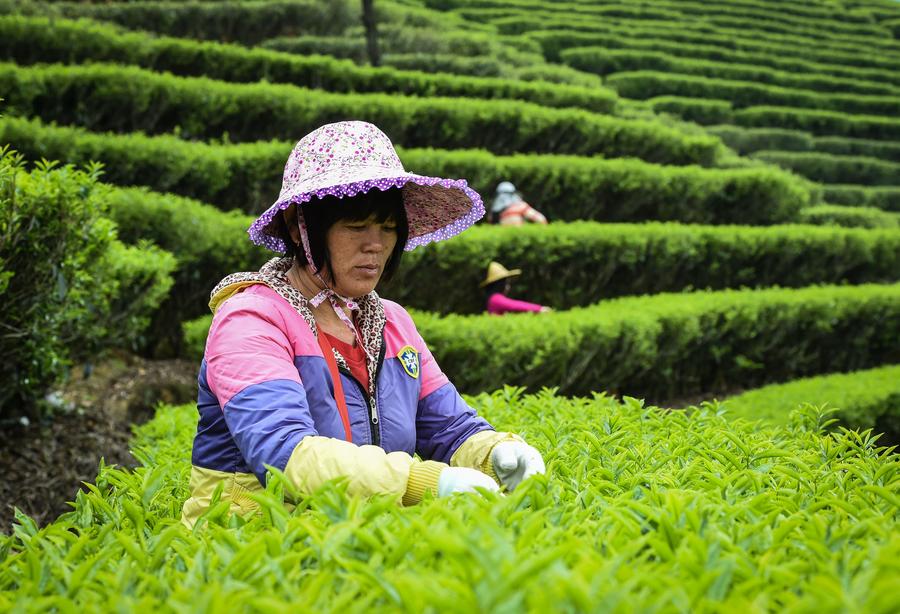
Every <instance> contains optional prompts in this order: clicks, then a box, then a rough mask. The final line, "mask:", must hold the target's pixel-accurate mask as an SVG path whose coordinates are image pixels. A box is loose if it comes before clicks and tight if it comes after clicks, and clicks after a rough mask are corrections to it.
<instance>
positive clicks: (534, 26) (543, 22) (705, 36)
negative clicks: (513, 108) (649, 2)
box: [491, 15, 896, 82]
mask: <svg viewBox="0 0 900 614" xmlns="http://www.w3.org/2000/svg"><path fill="white" fill-rule="evenodd" d="M491 23H492V24H493V25H494V26H495V27H496V28H497V29H498V30H499V31H500V32H501V33H503V34H507V35H511V34H519V35H523V36H530V35H531V33H532V32H542V31H546V30H555V31H561V32H564V33H565V36H570V34H571V33H575V34H586V35H589V36H592V37H593V38H592V39H583V40H581V41H576V40H574V39H573V40H572V41H571V42H570V43H565V42H562V43H557V44H558V45H562V46H565V47H571V46H583V45H588V44H594V45H603V40H602V37H603V36H606V35H610V36H627V37H634V38H640V37H644V38H645V39H647V40H651V39H652V40H658V41H667V42H669V43H686V44H687V45H715V46H716V47H719V48H720V49H725V50H737V51H750V52H761V53H762V54H765V55H778V54H782V55H784V56H785V57H788V58H794V59H800V60H808V61H816V62H823V63H826V64H838V65H844V66H855V67H860V68H862V69H867V70H870V69H875V70H879V71H891V70H892V69H893V68H894V66H895V64H896V61H895V60H894V59H892V58H888V57H885V56H884V54H882V53H880V52H879V51H878V50H873V49H871V48H870V47H871V45H867V46H866V47H859V46H849V47H848V46H847V45H842V44H840V43H838V42H835V41H834V40H828V41H825V40H822V39H816V40H810V39H805V38H796V37H785V36H778V35H775V34H772V33H758V32H753V31H750V30H747V29H738V28H723V27H719V28H715V30H712V29H711V28H710V26H709V25H708V24H701V25H699V26H697V28H691V27H689V26H690V24H687V23H685V22H681V23H678V24H672V23H671V22H666V21H656V22H650V21H644V22H639V23H638V22H624V21H623V22H618V23H611V22H604V21H595V22H589V23H588V22H585V21H584V20H578V21H573V20H572V19H571V18H569V19H561V18H558V17H541V16H538V15H527V16H516V17H505V18H498V19H492V20H491ZM598 34H600V40H598V37H597V35H598ZM585 40H592V41H593V42H585ZM762 41H764V42H762ZM866 42H867V43H870V42H872V41H866ZM546 57H548V59H552V56H551V55H548V56H546ZM894 78H895V79H896V76H895V77H894ZM892 82H894V81H892Z"/></svg>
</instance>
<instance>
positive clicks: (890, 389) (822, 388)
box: [722, 365, 900, 444]
mask: <svg viewBox="0 0 900 614" xmlns="http://www.w3.org/2000/svg"><path fill="white" fill-rule="evenodd" d="M805 404H811V405H816V406H828V407H830V408H832V409H833V410H834V411H835V414H834V415H835V416H836V417H838V418H840V420H841V422H842V423H843V424H846V425H847V426H849V427H850V428H870V427H873V426H874V427H875V431H876V432H877V433H884V434H885V435H886V437H887V438H888V439H889V440H890V443H900V365H891V366H886V367H880V368H878V369H869V370H867V371H854V372H853V373H834V374H830V375H820V376H819V377H809V378H804V379H798V380H794V381H792V382H788V383H786V384H773V385H771V386H766V387H764V388H758V389H756V390H750V391H748V392H744V393H741V394H739V395H737V396H733V397H729V398H728V399H726V400H725V401H723V402H722V407H723V409H726V410H727V412H728V415H730V416H732V417H742V418H747V419H748V420H757V419H760V420H765V421H767V422H771V423H781V424H785V423H787V422H788V420H789V416H790V413H791V411H793V410H795V409H797V408H798V407H801V406H803V405H805ZM881 443H882V444H885V443H886V441H885V440H882V441H881Z"/></svg>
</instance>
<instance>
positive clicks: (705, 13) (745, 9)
mask: <svg viewBox="0 0 900 614" xmlns="http://www.w3.org/2000/svg"><path fill="white" fill-rule="evenodd" d="M600 4H601V5H600V6H597V5H596V4H595V3H587V2H578V1H575V2H553V3H550V4H548V3H546V2H543V1H541V0H427V1H426V5H427V6H429V7H431V8H438V9H441V10H452V9H473V8H474V9H478V8H482V9H497V10H498V11H502V13H507V14H508V13H512V12H513V10H515V12H516V13H518V14H521V13H528V12H532V11H534V10H545V11H547V12H548V13H549V12H550V11H552V12H553V13H562V14H563V15H567V16H579V17H583V18H586V19H589V20H591V21H593V19H591V18H596V17H600V18H619V19H623V20H624V19H655V20H656V19H664V20H674V21H685V20H688V19H692V18H693V17H694V16H696V17H701V18H704V19H707V18H711V17H717V18H723V19H740V20H742V21H741V23H742V26H743V25H747V26H759V27H769V28H773V27H775V26H776V25H777V26H779V27H780V28H781V29H779V30H773V31H786V32H791V33H793V32H798V31H799V32H803V31H806V32H810V30H809V28H825V33H827V35H831V34H832V33H834V32H837V33H839V34H848V35H850V36H852V37H854V40H856V39H855V37H856V35H862V36H872V35H874V36H876V37H886V36H887V35H889V30H887V29H885V28H884V27H881V26H880V25H877V24H875V23H871V21H870V20H865V19H860V18H858V19H857V20H850V21H849V22H848V21H847V20H846V19H845V17H844V16H845V14H847V11H846V10H844V11H841V13H831V14H829V15H828V17H824V16H823V15H822V14H818V15H815V16H813V15H810V14H808V13H807V14H803V15H797V14H791V13H789V12H787V11H784V12H782V11H778V13H777V20H773V19H772V17H773V11H772V8H771V7H768V6H765V5H754V4H747V3H743V2H741V3H733V4H732V3H724V2H712V3H711V2H703V3H700V2H680V1H678V2H671V1H666V0H654V2H653V4H652V5H647V4H644V5H640V6H631V5H629V4H627V3H616V2H603V3H600ZM779 8H780V7H779ZM502 13H498V14H502ZM785 26H791V27H790V28H786V27H785ZM817 33H819V32H817ZM839 40H840V39H839ZM890 42H891V41H886V43H888V44H889V43H890Z"/></svg>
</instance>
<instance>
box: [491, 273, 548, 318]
mask: <svg viewBox="0 0 900 614" xmlns="http://www.w3.org/2000/svg"><path fill="white" fill-rule="evenodd" d="M521 274H522V270H521V269H512V270H509V269H507V268H506V267H505V266H503V265H502V264H500V263H499V262H494V261H491V263H490V264H489V265H488V270H487V275H485V278H484V281H482V282H481V284H480V286H481V287H482V288H484V295H485V300H486V309H487V312H488V313H489V314H491V315H503V314H504V313H516V312H524V311H532V312H544V311H552V310H551V309H550V308H549V307H546V306H544V305H538V304H537V303H529V302H528V301H519V300H516V299H514V298H509V296H508V294H509V288H510V280H511V279H512V278H513V277H516V276H518V275H521Z"/></svg>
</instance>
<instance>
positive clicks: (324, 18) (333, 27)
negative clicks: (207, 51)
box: [0, 0, 360, 45]
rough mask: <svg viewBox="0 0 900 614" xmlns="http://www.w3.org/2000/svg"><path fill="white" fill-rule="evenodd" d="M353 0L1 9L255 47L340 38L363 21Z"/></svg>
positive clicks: (47, 5) (90, 4) (51, 5)
mask: <svg viewBox="0 0 900 614" xmlns="http://www.w3.org/2000/svg"><path fill="white" fill-rule="evenodd" d="M358 7H359V4H358V3H357V2H352V1H351V0H329V1H328V2H319V1H317V0H274V1H273V0H266V1H265V2H262V1H246V0H243V1H237V2H231V1H229V2H204V1H202V0H201V1H199V2H198V1H193V2H171V1H170V2H153V1H149V2H145V1H140V2H108V3H107V2H103V3H99V2H98V3H93V2H51V3H44V2H29V1H28V0H24V1H16V2H13V3H12V6H11V7H10V6H8V4H7V6H2V5H0V8H2V9H3V10H4V12H8V11H9V10H10V9H11V10H12V11H13V12H24V13H25V14H30V15H45V14H48V15H50V16H51V17H63V16H65V17H89V18H91V19H98V20H102V21H111V22H114V23H117V24H120V25H122V26H125V27H127V28H133V29H135V30H145V31H146V30H149V31H151V32H158V33H160V34H168V35H170V36H181V37H185V38H197V39H206V40H221V41H234V42H238V43H242V44H244V45H255V44H256V43H259V42H260V41H263V40H265V39H267V38H272V37H273V36H279V35H281V34H287V33H291V34H299V33H301V32H303V33H307V34H340V33H341V32H342V31H343V30H344V29H345V28H346V27H348V26H350V25H355V24H357V23H359V19H360V12H359V8H358Z"/></svg>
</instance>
